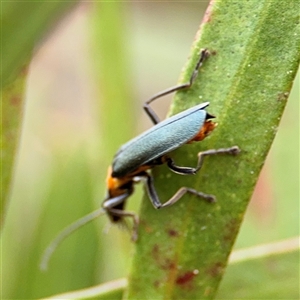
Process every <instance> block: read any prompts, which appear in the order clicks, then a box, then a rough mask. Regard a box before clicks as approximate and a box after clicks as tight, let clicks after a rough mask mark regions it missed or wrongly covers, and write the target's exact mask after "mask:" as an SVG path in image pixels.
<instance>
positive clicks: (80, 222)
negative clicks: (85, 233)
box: [40, 207, 106, 271]
mask: <svg viewBox="0 0 300 300" xmlns="http://www.w3.org/2000/svg"><path fill="white" fill-rule="evenodd" d="M105 212H106V211H105V209H103V208H102V207H101V208H99V209H97V210H94V211H92V212H91V213H89V214H87V215H85V216H84V217H82V218H81V219H79V220H77V221H75V222H74V223H72V224H70V225H69V226H67V227H66V228H64V229H63V230H62V231H61V232H60V233H59V234H58V235H57V236H56V237H55V238H54V240H53V241H52V242H51V243H50V244H49V246H48V247H47V248H46V249H45V251H44V253H43V256H42V259H41V262H40V269H41V270H42V271H47V269H48V264H49V261H50V258H51V256H52V254H53V252H54V251H55V250H56V248H57V247H58V246H59V245H60V244H61V243H62V242H63V241H64V240H65V239H66V238H67V237H68V236H69V235H70V234H71V233H73V232H74V231H75V230H77V229H78V228H80V227H82V226H84V225H85V224H87V223H89V222H91V221H93V220H94V219H96V218H98V217H99V216H101V215H103V214H104V213H105Z"/></svg>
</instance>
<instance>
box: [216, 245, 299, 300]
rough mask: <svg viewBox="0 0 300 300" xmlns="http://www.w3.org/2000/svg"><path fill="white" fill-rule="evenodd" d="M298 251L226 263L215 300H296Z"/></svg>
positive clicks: (297, 294) (297, 296)
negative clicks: (227, 264) (226, 267)
mask: <svg viewBox="0 0 300 300" xmlns="http://www.w3.org/2000/svg"><path fill="white" fill-rule="evenodd" d="M297 266H299V250H298V251H292V252H287V253H280V254H279V255H272V256H268V257H261V258H259V259H254V260H247V261H243V262H239V263H237V264H229V266H228V269H227V271H226V274H225V276H224V280H223V281H222V283H221V285H220V289H219V291H218V293H217V296H216V299H274V300H280V299H299V296H300V294H299V279H300V278H299V267H297Z"/></svg>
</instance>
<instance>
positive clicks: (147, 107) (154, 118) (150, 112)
mask: <svg viewBox="0 0 300 300" xmlns="http://www.w3.org/2000/svg"><path fill="white" fill-rule="evenodd" d="M208 56H209V51H208V50H207V49H202V50H201V52H200V56H199V59H198V61H197V64H196V66H195V69H194V71H193V73H192V75H191V77H190V80H189V81H188V82H187V83H183V84H180V85H177V86H173V87H170V88H168V89H166V90H164V91H162V92H160V93H158V94H156V95H154V96H152V97H151V98H150V99H149V100H147V101H146V102H145V103H144V110H145V112H146V114H147V115H148V116H149V118H150V119H151V121H152V122H153V123H154V124H157V123H159V122H160V119H159V117H158V116H157V114H156V113H155V112H154V110H153V109H152V108H151V107H150V105H149V104H150V103H151V102H153V101H154V100H156V99H158V98H161V97H163V96H166V95H168V94H171V93H173V92H176V91H179V90H182V89H186V88H190V87H191V86H192V84H193V82H194V80H195V79H196V78H197V76H198V73H199V69H200V68H201V66H202V64H203V62H204V61H205V59H206V58H207V57H208Z"/></svg>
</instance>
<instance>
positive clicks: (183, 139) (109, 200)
mask: <svg viewBox="0 0 300 300" xmlns="http://www.w3.org/2000/svg"><path fill="white" fill-rule="evenodd" d="M208 55H209V53H208V51H207V50H206V49H204V50H202V51H201V53H200V57H199V60H198V62H197V65H196V67H195V69H194V72H193V74H192V76H191V78H190V80H189V82H188V83H185V84H181V85H178V86H175V87H172V88H169V89H167V90H165V91H163V92H160V93H158V94H156V95H155V96H153V97H152V98H150V99H149V100H148V101H147V102H146V103H145V104H144V109H145V111H146V113H147V115H148V116H149V117H150V119H151V120H152V122H153V123H154V124H155V125H154V126H153V127H152V128H151V129H149V130H147V131H146V132H144V133H142V134H141V135H139V136H137V137H136V138H134V139H132V140H131V141H129V142H128V143H126V144H125V145H123V146H122V147H121V148H120V149H119V151H118V152H117V154H116V155H115V157H114V160H113V162H112V165H111V166H110V167H109V169H108V174H107V180H106V183H107V197H106V199H105V200H104V201H103V204H102V207H101V208H100V209H97V210H95V211H93V212H91V213H90V214H88V215H86V216H84V217H82V218H81V219H79V220H77V221H76V222H74V223H72V224H71V225H69V226H68V227H66V228H65V229H64V230H62V231H61V232H60V234H58V235H57V237H56V238H55V239H54V240H53V241H52V242H51V243H50V244H49V246H48V247H47V248H46V250H45V252H44V254H43V257H42V260H41V269H43V270H45V269H47V266H48V262H49V259H50V257H51V255H52V254H53V252H54V251H55V249H56V248H57V246H58V245H59V244H60V243H61V242H62V241H63V240H64V239H65V238H66V237H67V236H69V235H70V234H71V233H72V232H74V231H75V230H77V229H78V228H79V227H81V226H83V225H84V224H86V223H88V222H90V221H92V220H93V219H95V218H97V217H98V216H100V215H102V214H103V213H106V214H107V215H108V216H109V218H110V219H111V221H112V222H120V221H122V220H123V218H124V217H131V218H132V219H133V234H132V239H133V240H136V239H137V226H138V223H139V220H138V217H137V216H136V215H135V214H134V213H132V212H128V211H126V210H124V208H125V203H126V200H127V198H128V197H129V196H130V195H131V194H132V193H133V186H134V184H135V183H137V182H139V181H140V180H143V181H144V182H145V186H146V190H147V193H148V195H149V198H150V200H151V202H152V204H153V206H154V207H155V208H162V207H166V206H169V205H172V204H173V203H175V202H176V201H178V200H179V199H180V198H181V197H182V196H183V195H184V194H185V193H192V194H194V195H196V196H199V197H201V198H203V199H205V200H207V201H209V202H214V201H215V197H214V196H213V195H208V194H204V193H202V192H198V191H196V190H194V189H191V188H188V187H181V188H179V190H178V191H177V192H176V193H175V194H174V195H173V196H172V197H171V198H170V199H169V200H167V201H166V202H164V203H161V202H160V200H159V197H158V195H157V193H156V191H155V188H154V184H153V178H152V176H151V174H149V173H148V171H149V170H150V169H152V168H153V167H155V166H157V165H161V164H167V166H168V167H169V168H170V169H171V170H172V171H173V172H175V173H178V174H181V175H192V174H196V173H197V172H198V171H199V170H200V168H201V166H202V162H203V158H204V157H205V156H207V155H214V154H220V153H227V154H232V155H236V154H238V153H239V151H240V150H239V148H238V147H237V146H233V147H231V148H225V149H216V150H215V149H212V150H207V151H203V152H200V153H198V162H197V165H196V167H195V168H191V167H181V166H177V165H176V164H175V162H174V161H173V159H172V158H171V157H169V156H168V153H169V152H171V151H173V150H175V149H177V148H179V147H180V146H182V145H183V144H187V143H191V142H194V141H201V140H203V139H204V138H205V137H206V136H207V135H208V134H210V132H211V131H212V130H214V128H215V126H216V124H215V123H213V122H212V121H211V119H212V118H214V116H212V115H210V114H209V113H207V112H206V110H205V108H206V107H207V106H208V105H209V103H208V102H206V103H202V104H199V105H196V106H194V107H192V108H190V109H187V110H185V111H183V112H181V113H179V114H177V115H175V116H173V117H171V118H168V119H166V120H164V121H162V122H160V120H159V118H158V116H157V115H156V114H155V112H154V111H153V110H152V108H151V107H150V106H149V104H150V103H151V102H153V101H154V100H156V99H158V98H160V97H162V96H165V95H167V94H169V93H172V92H175V91H178V90H182V89H187V88H189V87H191V86H192V84H193V82H194V80H195V78H196V77H197V75H198V71H199V68H200V67H201V65H202V63H203V61H204V60H205V59H206V58H207V57H208Z"/></svg>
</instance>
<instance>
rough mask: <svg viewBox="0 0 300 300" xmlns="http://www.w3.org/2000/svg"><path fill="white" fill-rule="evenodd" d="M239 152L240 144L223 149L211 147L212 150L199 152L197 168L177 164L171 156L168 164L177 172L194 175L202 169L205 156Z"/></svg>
mask: <svg viewBox="0 0 300 300" xmlns="http://www.w3.org/2000/svg"><path fill="white" fill-rule="evenodd" d="M239 153H240V149H239V147H238V146H233V147H230V148H221V149H210V150H206V151H203V152H199V153H198V162H197V166H196V168H190V167H180V166H177V165H175V163H174V161H173V160H172V159H171V158H168V159H167V165H168V167H169V168H170V169H171V170H172V171H173V172H175V173H177V174H181V175H194V174H196V173H197V172H198V171H199V170H200V169H201V167H202V165H203V160H204V157H205V156H208V155H215V154H231V155H237V154H239Z"/></svg>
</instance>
